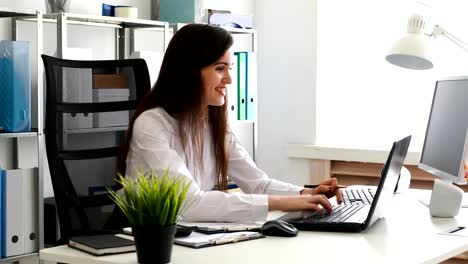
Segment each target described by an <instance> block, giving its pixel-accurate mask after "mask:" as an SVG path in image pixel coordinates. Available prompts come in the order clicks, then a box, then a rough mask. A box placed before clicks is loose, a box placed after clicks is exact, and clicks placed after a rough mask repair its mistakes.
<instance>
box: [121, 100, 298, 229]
mask: <svg viewBox="0 0 468 264" xmlns="http://www.w3.org/2000/svg"><path fill="white" fill-rule="evenodd" d="M206 131H207V132H206V133H205V140H204V147H203V169H202V168H201V167H200V166H199V165H198V163H197V162H196V161H194V160H193V158H190V157H189V156H190V153H189V152H188V154H187V153H186V152H185V151H184V150H183V148H182V142H181V140H180V137H179V132H178V121H177V120H175V119H174V118H172V117H171V116H170V115H169V114H168V113H167V112H166V111H165V110H164V109H162V108H160V107H157V108H153V109H150V110H147V111H145V112H144V113H142V114H141V115H140V116H139V117H138V118H137V119H136V121H135V124H134V127H133V136H132V140H131V142H130V149H129V152H128V156H127V171H126V175H127V177H136V171H148V170H155V171H156V172H158V173H161V172H163V171H164V170H165V169H166V168H169V170H170V174H171V175H173V176H175V177H185V178H186V179H187V180H190V181H192V183H191V186H190V188H189V191H188V195H187V200H186V202H187V203H188V204H189V206H188V207H187V208H186V210H185V211H184V212H183V214H182V217H183V219H184V220H185V221H232V222H252V221H264V220H266V217H267V214H268V196H267V194H277V195H292V194H299V192H300V190H302V189H303V188H302V187H300V186H296V185H292V184H288V183H285V182H281V181H277V180H274V179H270V178H269V177H268V176H267V175H266V173H265V172H263V171H262V170H260V169H259V168H257V166H256V165H255V163H254V162H253V161H252V159H251V158H250V156H249V154H248V152H247V151H246V150H245V148H244V147H242V146H241V145H240V144H239V142H238V140H237V139H236V137H235V136H234V135H233V134H232V132H229V133H228V139H227V140H228V144H227V148H228V152H229V162H228V175H229V177H230V179H231V180H233V181H234V182H235V183H236V184H237V186H239V188H240V189H241V190H242V191H243V193H242V192H237V193H225V192H222V191H214V190H213V188H214V187H215V185H216V183H217V175H216V159H215V154H214V151H213V145H212V139H211V132H210V130H209V129H206ZM189 141H190V140H189ZM187 149H190V142H189V145H188V147H187Z"/></svg>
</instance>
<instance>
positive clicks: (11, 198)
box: [2, 169, 24, 257]
mask: <svg viewBox="0 0 468 264" xmlns="http://www.w3.org/2000/svg"><path fill="white" fill-rule="evenodd" d="M5 172H6V173H5V177H4V180H5V181H4V184H3V187H4V188H3V189H2V198H3V202H4V203H3V205H2V209H3V210H2V235H3V236H2V257H11V256H16V255H20V254H23V250H24V239H23V229H24V226H23V225H24V215H23V203H22V202H21V201H22V199H23V176H22V171H21V170H20V169H18V170H6V171H5Z"/></svg>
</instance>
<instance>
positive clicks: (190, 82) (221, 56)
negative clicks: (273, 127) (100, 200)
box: [119, 24, 341, 222]
mask: <svg viewBox="0 0 468 264" xmlns="http://www.w3.org/2000/svg"><path fill="white" fill-rule="evenodd" d="M232 43H233V40H232V37H231V35H230V34H229V33H228V32H227V31H226V30H224V29H222V28H219V27H213V26H210V25H200V24H192V25H187V26H184V27H183V28H181V29H180V30H179V31H177V32H176V33H175V34H174V36H173V38H172V39H171V41H170V43H169V46H168V48H167V51H166V53H165V56H164V60H163V63H162V66H161V70H160V72H159V78H158V81H157V82H156V84H155V86H154V89H153V90H152V91H151V92H150V93H149V94H148V95H147V96H146V97H145V99H144V100H143V102H142V104H141V105H140V106H139V108H138V109H137V111H136V113H135V115H134V117H133V120H132V122H131V123H130V127H129V134H128V141H127V148H126V149H125V151H124V155H123V157H122V158H121V160H120V164H119V165H120V166H119V171H120V172H125V175H127V177H135V176H136V175H135V174H136V170H141V169H144V170H151V169H154V170H156V171H163V170H164V169H165V168H168V167H169V168H170V171H171V174H173V175H176V176H177V177H186V179H188V180H191V181H192V184H191V186H190V189H189V196H188V197H189V199H188V202H189V203H190V206H189V207H188V208H187V209H186V210H185V212H184V213H183V215H182V217H183V218H184V220H186V221H235V222H251V221H260V220H265V219H266V217H267V213H268V210H283V211H293V210H321V209H322V208H324V209H326V210H327V211H329V212H330V211H331V205H330V203H329V201H328V199H327V197H331V196H334V195H335V194H336V195H337V199H338V202H341V193H340V192H339V191H338V185H337V182H336V179H329V180H327V181H324V182H322V184H321V185H320V186H319V187H317V188H315V189H304V188H302V187H300V186H295V185H291V184H288V183H284V182H280V181H276V180H273V179H270V178H268V176H267V175H266V174H265V173H264V172H263V171H262V170H260V169H258V168H257V167H256V165H255V163H254V162H253V161H252V159H251V158H250V157H249V155H248V153H247V151H246V150H245V149H244V148H243V147H242V146H241V145H240V144H239V142H238V141H237V139H236V138H235V136H234V135H233V134H232V132H231V131H230V130H229V128H228V125H227V109H226V102H225V100H226V90H227V89H236V88H235V87H233V88H229V87H228V86H229V84H231V76H230V73H229V70H230V67H231V66H232V64H233V55H232V51H231V50H230V47H231V45H232ZM124 161H126V163H125V162H124ZM228 175H229V176H230V179H232V180H233V181H234V182H235V183H236V184H237V185H238V186H239V187H240V188H241V190H242V191H243V193H226V192H224V191H225V190H226V189H227V176H228ZM216 186H217V190H213V189H214V188H215V187H216Z"/></svg>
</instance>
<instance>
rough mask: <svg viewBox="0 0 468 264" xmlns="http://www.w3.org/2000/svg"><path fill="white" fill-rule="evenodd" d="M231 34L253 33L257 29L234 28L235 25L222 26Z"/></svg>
mask: <svg viewBox="0 0 468 264" xmlns="http://www.w3.org/2000/svg"><path fill="white" fill-rule="evenodd" d="M222 28H224V29H225V30H227V31H228V32H230V33H232V34H255V33H257V31H256V30H255V29H248V28H235V27H222Z"/></svg>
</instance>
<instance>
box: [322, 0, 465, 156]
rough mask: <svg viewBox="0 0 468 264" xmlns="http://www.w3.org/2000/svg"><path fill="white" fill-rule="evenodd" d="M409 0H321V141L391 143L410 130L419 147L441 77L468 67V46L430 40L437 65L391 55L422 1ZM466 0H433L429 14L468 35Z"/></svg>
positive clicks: (362, 145)
mask: <svg viewBox="0 0 468 264" xmlns="http://www.w3.org/2000/svg"><path fill="white" fill-rule="evenodd" d="M409 2H410V1H407V0H397V1H372V0H360V1H342V0H341V1H339V0H327V1H319V2H318V4H317V10H318V18H317V83H316V87H317V99H316V100H317V141H316V144H317V145H324V146H338V147H352V148H361V149H387V148H389V146H390V145H391V143H392V142H393V141H395V140H397V139H399V138H403V137H404V136H406V135H409V134H411V135H413V140H412V144H411V146H410V151H418V152H419V151H421V149H422V144H423V141H424V135H425V130H426V125H427V120H428V115H429V109H430V106H431V101H432V95H433V91H434V85H435V80H437V79H439V78H443V77H448V76H459V75H468V52H465V51H463V50H462V49H460V48H459V47H457V46H455V45H454V44H453V43H452V42H450V41H448V40H447V39H446V38H444V37H439V38H437V39H433V40H432V42H433V43H434V46H435V47H434V54H435V55H436V59H435V60H434V65H435V68H434V69H431V70H427V71H414V70H408V69H403V68H399V67H396V66H394V65H391V64H389V63H388V62H386V61H385V55H386V54H387V52H388V51H389V49H390V48H391V45H392V44H393V43H394V42H395V41H396V40H397V39H398V38H401V37H402V36H403V35H404V33H405V32H406V23H407V20H408V18H409V16H410V14H412V13H414V12H415V7H417V5H415V4H414V3H413V4H409ZM461 2H462V1H442V0H441V1H440V2H439V1H434V3H433V6H432V8H430V10H431V13H432V15H431V17H432V18H433V19H434V20H436V21H435V22H437V23H438V24H439V25H441V26H442V27H444V28H445V29H446V30H448V31H449V32H451V33H453V34H454V35H456V36H457V37H460V38H461V39H463V40H465V39H466V40H468V34H467V33H465V32H466V30H464V29H463V27H464V25H466V22H467V21H466V20H467V18H466V17H465V16H464V14H463V13H462V12H461V11H463V10H465V11H466V10H467V7H468V4H467V3H461ZM460 5H463V6H464V7H460ZM416 9H417V8H416ZM416 11H420V10H416ZM436 11H437V12H436ZM429 22H430V21H429ZM426 30H427V31H430V30H432V25H431V24H428V25H427V26H426ZM467 102H468V100H467Z"/></svg>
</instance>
